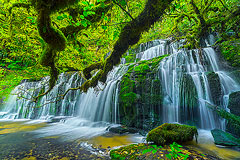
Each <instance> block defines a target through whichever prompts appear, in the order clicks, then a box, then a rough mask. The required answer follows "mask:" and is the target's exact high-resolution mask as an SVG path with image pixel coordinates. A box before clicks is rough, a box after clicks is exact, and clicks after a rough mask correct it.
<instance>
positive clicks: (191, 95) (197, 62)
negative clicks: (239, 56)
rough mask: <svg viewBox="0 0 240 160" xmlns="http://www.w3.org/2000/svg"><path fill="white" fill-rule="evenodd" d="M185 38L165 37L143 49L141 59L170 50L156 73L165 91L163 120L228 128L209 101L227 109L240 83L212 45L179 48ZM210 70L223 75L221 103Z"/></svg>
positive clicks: (207, 127)
mask: <svg viewBox="0 0 240 160" xmlns="http://www.w3.org/2000/svg"><path fill="white" fill-rule="evenodd" d="M209 41H210V43H213V41H214V40H212V38H211V39H210V40H209ZM183 42H184V41H181V42H176V43H171V44H170V45H168V43H167V42H166V41H162V40H160V41H159V44H160V45H158V46H154V47H151V48H149V49H147V50H146V51H143V52H141V60H148V59H151V58H154V57H156V56H160V55H163V54H170V56H169V57H167V58H165V59H163V60H162V62H160V65H159V71H158V75H157V78H158V79H160V80H161V84H162V90H163V94H164V98H163V107H162V111H161V112H162V114H161V117H162V122H163V123H165V122H170V123H172V122H179V123H188V124H194V125H197V126H199V127H200V128H204V129H213V128H221V129H225V123H224V120H222V119H221V118H219V117H218V116H217V115H216V114H215V113H213V111H212V110H211V109H210V108H208V107H207V106H208V103H210V104H214V105H218V106H220V107H222V108H224V109H227V104H228V97H229V94H230V93H232V92H235V91H239V90H240V85H239V84H238V83H237V82H236V81H234V79H233V78H231V77H230V76H229V75H228V72H226V71H224V70H223V69H222V68H221V66H220V64H219V60H218V57H217V55H216V53H215V51H214V49H213V48H211V47H207V48H203V49H202V50H196V49H195V50H186V49H178V48H179V47H181V46H182V44H183ZM206 42H208V41H207V40H206ZM207 45H209V44H207ZM138 58H139V55H138ZM210 73H212V74H216V75H217V78H219V79H220V82H219V85H220V92H221V93H220V97H218V98H219V99H220V100H219V101H220V103H219V104H218V103H216V102H215V101H216V100H214V98H213V97H214V95H212V92H211V90H212V89H213V87H214V86H211V85H210V84H209V81H210V79H209V78H208V74H210ZM217 85H218V84H217Z"/></svg>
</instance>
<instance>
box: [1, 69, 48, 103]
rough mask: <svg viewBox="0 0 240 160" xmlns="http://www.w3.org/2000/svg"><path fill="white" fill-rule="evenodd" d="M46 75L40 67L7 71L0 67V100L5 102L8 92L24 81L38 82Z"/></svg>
mask: <svg viewBox="0 0 240 160" xmlns="http://www.w3.org/2000/svg"><path fill="white" fill-rule="evenodd" d="M47 75H48V70H46V69H41V67H39V66H38V67H37V66H36V68H35V67H33V68H31V67H28V68H27V69H25V70H9V69H5V68H1V67H0V99H4V100H7V98H8V96H9V94H10V92H11V91H12V90H13V89H14V87H16V86H17V85H19V84H20V82H21V81H22V80H24V79H30V80H32V81H34V80H39V79H41V78H42V77H44V76H47Z"/></svg>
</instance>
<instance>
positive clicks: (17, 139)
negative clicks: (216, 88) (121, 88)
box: [0, 118, 240, 160]
mask: <svg viewBox="0 0 240 160" xmlns="http://www.w3.org/2000/svg"><path fill="white" fill-rule="evenodd" d="M109 125H111V124H106V123H103V122H97V123H93V122H89V121H86V120H82V119H76V118H73V119H72V118H70V119H68V120H63V121H60V122H56V123H49V122H47V121H42V120H14V121H7V120H5V121H0V159H23V158H25V159H26V158H27V159H36V158H37V159H41V158H42V159H89V160H90V159H91V160H92V159H109V156H108V153H109V150H110V149H112V148H116V147H119V146H124V145H129V144H132V143H142V142H144V137H143V136H140V135H138V134H124V135H119V134H114V133H110V132H108V131H107V130H106V129H107V127H109ZM185 145H186V146H188V147H191V148H193V149H195V150H198V151H202V152H203V153H207V154H210V155H214V156H218V157H220V158H222V159H226V160H237V159H240V152H239V151H237V150H233V149H231V148H224V147H219V146H216V145H215V144H214V142H213V138H212V136H211V133H210V131H206V130H199V136H198V143H196V142H195V141H192V142H188V143H186V144H185Z"/></svg>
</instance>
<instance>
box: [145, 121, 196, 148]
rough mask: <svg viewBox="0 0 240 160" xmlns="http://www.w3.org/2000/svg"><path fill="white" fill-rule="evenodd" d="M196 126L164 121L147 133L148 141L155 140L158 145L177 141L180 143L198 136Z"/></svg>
mask: <svg viewBox="0 0 240 160" xmlns="http://www.w3.org/2000/svg"><path fill="white" fill-rule="evenodd" d="M197 134H198V132H197V128H196V127H195V126H188V125H181V124H170V123H164V124H162V125H161V126H159V127H157V128H154V129H153V130H151V131H150V132H149V133H148V135H147V139H146V140H147V142H154V143H155V144H157V145H164V144H170V143H173V142H177V143H179V144H181V143H183V142H186V141H191V140H193V136H195V137H196V136H197Z"/></svg>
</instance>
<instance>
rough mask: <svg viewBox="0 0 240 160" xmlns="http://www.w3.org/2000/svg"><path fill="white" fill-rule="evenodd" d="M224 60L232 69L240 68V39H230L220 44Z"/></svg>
mask: <svg viewBox="0 0 240 160" xmlns="http://www.w3.org/2000/svg"><path fill="white" fill-rule="evenodd" d="M220 49H221V52H222V54H223V56H224V58H225V59H226V60H227V61H229V62H230V63H231V65H232V66H234V67H240V39H235V38H232V39H230V40H227V41H223V42H222V43H221V44H220Z"/></svg>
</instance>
